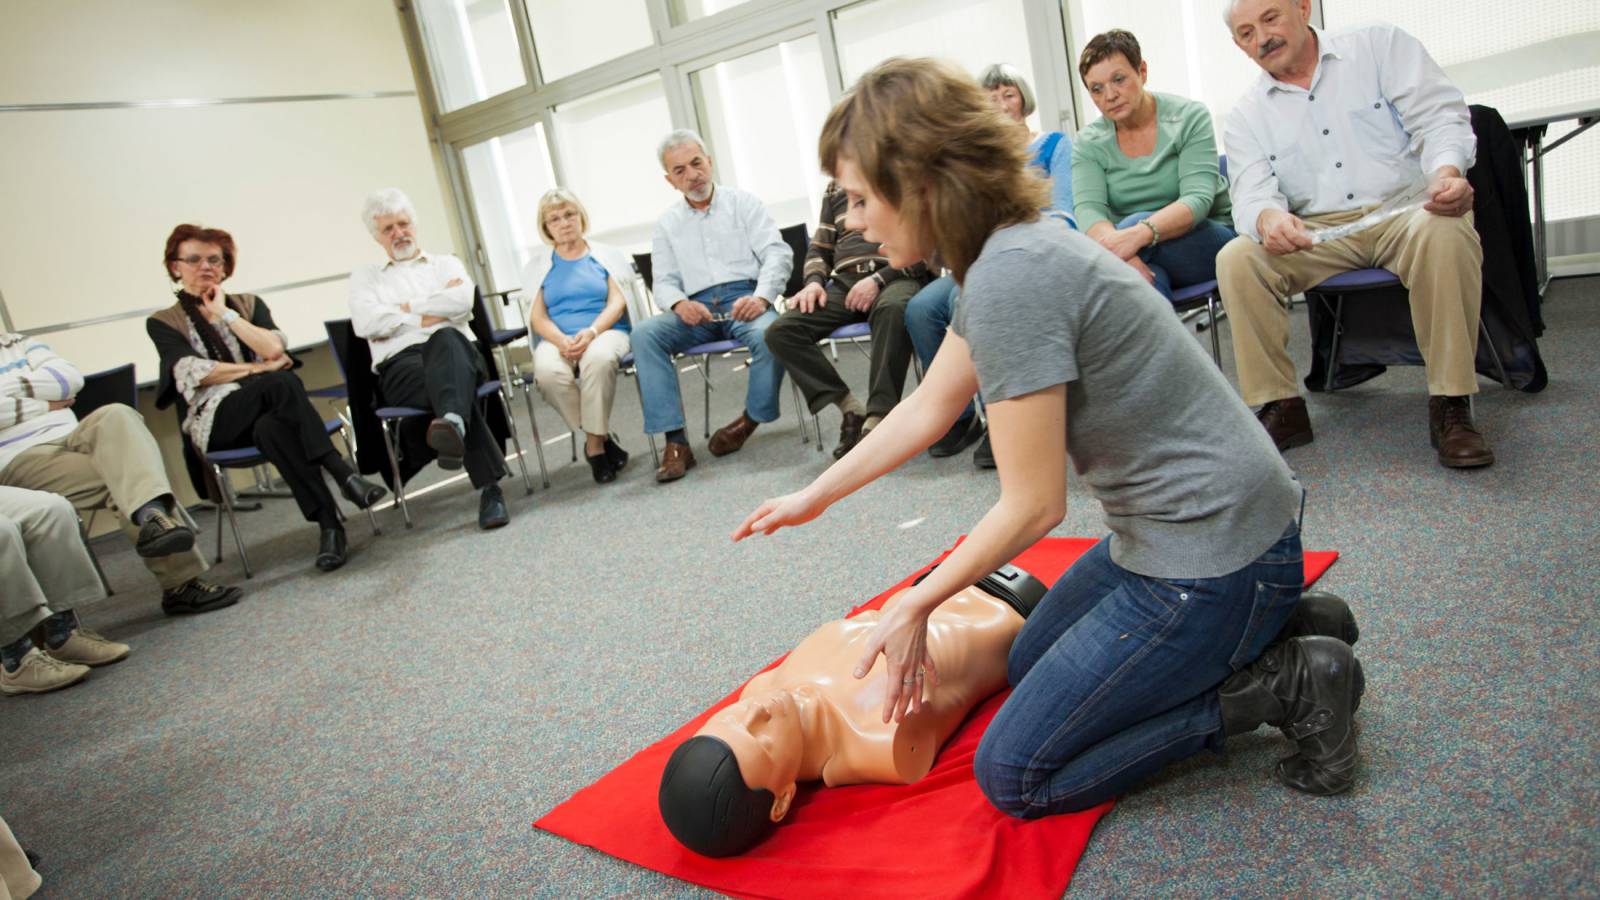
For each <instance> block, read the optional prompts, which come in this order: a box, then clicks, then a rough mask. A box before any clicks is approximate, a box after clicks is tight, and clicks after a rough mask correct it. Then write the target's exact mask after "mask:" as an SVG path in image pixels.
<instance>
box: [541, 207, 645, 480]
mask: <svg viewBox="0 0 1600 900" xmlns="http://www.w3.org/2000/svg"><path fill="white" fill-rule="evenodd" d="M588 231H589V213H588V212H587V211H585V210H584V208H583V204H582V203H580V202H578V198H577V196H575V195H574V194H573V193H572V192H571V191H568V190H566V189H564V188H556V189H554V190H551V191H547V192H546V193H545V195H544V196H543V197H541V198H539V235H540V236H541V237H543V238H544V242H545V243H546V244H549V245H550V247H551V249H550V250H549V251H548V252H539V251H535V252H534V254H533V258H532V259H531V260H529V261H528V266H527V268H526V269H524V270H523V273H522V285H523V290H525V291H528V292H529V293H531V294H532V295H533V309H532V310H531V311H530V313H529V316H528V328H529V329H530V330H531V331H532V332H533V333H534V334H535V335H536V336H537V337H538V338H539V341H538V343H537V344H535V345H534V348H533V378H534V383H536V384H537V385H538V386H539V393H541V394H543V395H544V398H545V400H546V401H548V402H549V403H550V405H551V406H554V407H555V408H556V411H557V412H559V413H561V418H563V419H565V420H566V421H567V426H568V427H569V428H571V429H572V430H573V431H574V432H577V431H578V430H580V429H581V430H582V431H583V433H584V455H585V456H586V457H588V460H589V467H590V468H591V469H592V470H594V480H595V481H597V482H599V483H601V484H605V483H606V482H609V481H614V480H615V479H616V477H617V472H619V471H621V470H622V467H623V466H625V465H627V464H628V454H627V451H625V450H623V449H622V448H621V447H619V446H617V444H616V442H615V441H613V440H612V439H611V437H610V421H611V400H612V398H613V397H614V396H615V395H616V392H617V371H618V369H619V367H620V366H621V363H622V358H623V357H624V356H626V355H628V331H629V328H630V326H629V324H628V315H627V313H628V301H627V298H626V296H625V295H624V293H623V291H624V288H623V285H624V284H626V285H628V286H629V287H630V288H631V286H632V284H633V277H632V276H633V267H632V264H631V263H629V262H628V261H627V259H626V257H624V256H623V255H622V254H621V253H619V252H617V251H616V250H613V249H612V248H610V247H607V246H604V245H602V244H599V243H593V244H591V243H590V242H589V241H588V240H587V239H585V237H584V235H585V234H587V233H588Z"/></svg>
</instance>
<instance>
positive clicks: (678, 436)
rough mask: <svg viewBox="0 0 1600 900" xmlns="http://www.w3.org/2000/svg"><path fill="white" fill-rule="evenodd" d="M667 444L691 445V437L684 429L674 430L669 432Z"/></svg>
mask: <svg viewBox="0 0 1600 900" xmlns="http://www.w3.org/2000/svg"><path fill="white" fill-rule="evenodd" d="M667 443H669V444H688V443H689V436H688V435H687V434H684V433H683V429H682V428H674V429H672V430H671V431H669V432H667Z"/></svg>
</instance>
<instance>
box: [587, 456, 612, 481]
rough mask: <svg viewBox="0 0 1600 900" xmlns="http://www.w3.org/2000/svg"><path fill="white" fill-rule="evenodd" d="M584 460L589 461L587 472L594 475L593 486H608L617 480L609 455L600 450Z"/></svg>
mask: <svg viewBox="0 0 1600 900" xmlns="http://www.w3.org/2000/svg"><path fill="white" fill-rule="evenodd" d="M586 458H587V459H588V460H589V470H590V471H592V472H593V473H594V483H595V484H610V483H611V482H613V481H616V480H617V470H616V469H614V468H612V467H611V454H609V453H607V452H605V451H604V450H602V451H600V452H599V453H596V454H595V455H593V456H590V457H586Z"/></svg>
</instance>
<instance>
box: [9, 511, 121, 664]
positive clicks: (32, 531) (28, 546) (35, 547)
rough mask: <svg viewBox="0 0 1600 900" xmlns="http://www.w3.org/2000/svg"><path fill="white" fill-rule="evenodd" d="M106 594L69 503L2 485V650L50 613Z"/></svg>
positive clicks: (76, 516)
mask: <svg viewBox="0 0 1600 900" xmlns="http://www.w3.org/2000/svg"><path fill="white" fill-rule="evenodd" d="M104 596H105V591H104V590H103V589H102V588H101V587H100V576H99V575H97V574H95V571H94V560H92V559H90V558H89V548H88V547H85V546H84V545H83V535H82V534H81V533H80V532H79V531H78V515H77V513H75V512H73V511H72V504H71V503H68V502H67V500H66V498H65V497H61V496H58V495H56V494H47V493H45V492H43V491H28V490H23V489H22V488H14V487H0V646H3V645H5V644H10V643H13V642H15V641H16V640H17V638H20V637H22V636H23V635H24V634H27V633H28V629H30V628H32V627H33V626H35V625H37V624H39V623H40V622H41V621H43V620H44V619H46V618H48V617H49V616H50V614H51V612H52V611H58V612H59V611H60V610H64V609H71V608H73V607H74V606H77V605H78V604H80V603H86V602H88V601H91V600H99V599H100V598H102V597H104ZM52 608H53V609H52Z"/></svg>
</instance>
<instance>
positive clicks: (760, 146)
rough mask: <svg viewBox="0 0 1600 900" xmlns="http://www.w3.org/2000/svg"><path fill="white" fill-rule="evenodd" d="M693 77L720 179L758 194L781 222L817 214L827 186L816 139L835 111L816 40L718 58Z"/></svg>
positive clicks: (807, 218) (805, 39) (797, 41)
mask: <svg viewBox="0 0 1600 900" xmlns="http://www.w3.org/2000/svg"><path fill="white" fill-rule="evenodd" d="M690 80H691V82H692V83H693V85H694V94H695V102H696V104H698V106H699V113H700V116H699V117H700V121H701V122H702V123H704V124H705V128H706V134H705V138H706V141H707V142H708V143H709V144H710V145H711V147H710V150H711V154H712V159H713V160H714V162H715V164H716V177H717V180H718V181H722V182H727V183H731V184H737V185H738V186H739V187H741V188H744V189H745V190H747V191H750V192H752V193H754V194H755V195H756V196H758V197H760V198H761V199H762V200H763V201H764V202H765V203H766V205H767V210H768V211H769V212H770V213H772V216H773V218H774V219H775V220H777V222H778V223H779V224H780V225H789V224H793V223H796V222H810V221H811V220H812V219H814V218H815V217H816V215H817V210H818V208H819V207H820V206H821V203H822V188H823V187H824V186H825V184H826V183H827V178H826V176H824V175H823V174H822V172H821V170H820V167H819V165H818V163H817V136H818V135H819V134H820V133H821V132H822V121H823V119H825V118H827V115H828V109H829V100H828V84H827V75H826V74H825V73H824V71H823V68H822V50H821V47H820V46H819V45H818V44H817V39H816V37H815V36H811V35H808V36H806V37H803V38H800V39H799V40H794V41H787V42H785V43H782V44H779V45H777V46H775V47H769V48H767V49H766V50H761V51H759V52H756V53H751V54H749V55H747V56H741V57H739V58H737V59H730V60H728V61H726V62H721V63H718V64H716V65H714V66H711V67H710V68H707V69H701V70H699V71H697V72H695V73H693V75H692V76H691V77H690ZM812 227H813V228H814V227H815V226H814V225H813V226H812Z"/></svg>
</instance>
